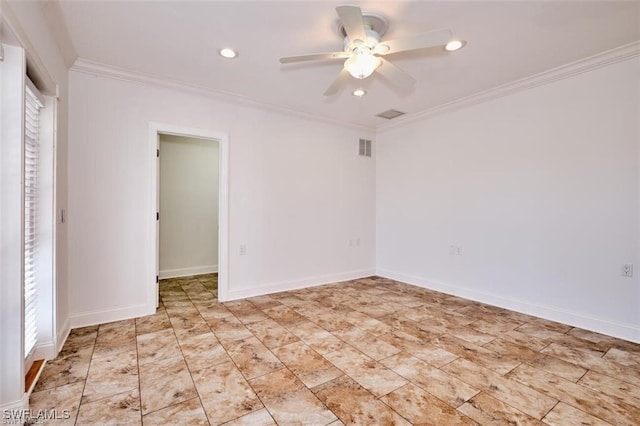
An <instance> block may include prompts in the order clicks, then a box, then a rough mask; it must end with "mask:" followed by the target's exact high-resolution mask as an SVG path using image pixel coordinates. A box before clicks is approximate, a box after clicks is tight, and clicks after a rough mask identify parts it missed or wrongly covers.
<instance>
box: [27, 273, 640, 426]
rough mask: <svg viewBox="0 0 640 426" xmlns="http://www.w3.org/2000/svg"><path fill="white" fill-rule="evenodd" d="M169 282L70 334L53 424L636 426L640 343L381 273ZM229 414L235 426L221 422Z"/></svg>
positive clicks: (48, 398)
mask: <svg viewBox="0 0 640 426" xmlns="http://www.w3.org/2000/svg"><path fill="white" fill-rule="evenodd" d="M216 289H217V277H216V275H215V274H212V275H202V276H197V277H190V278H179V279H169V280H163V281H161V284H160V294H161V305H160V308H159V309H158V311H157V313H156V314H155V315H153V316H149V317H143V318H137V319H135V320H126V321H118V322H113V323H108V324H101V325H100V326H93V327H85V328H81V329H75V330H72V332H71V334H70V335H69V338H68V339H67V342H66V343H65V345H64V348H63V350H62V351H61V353H60V354H59V356H58V357H57V358H56V359H55V360H53V361H50V362H48V363H47V364H46V367H45V369H44V371H43V373H42V375H41V377H40V379H39V381H38V383H37V385H36V389H35V391H34V392H33V394H32V395H31V410H32V411H33V410H40V409H54V408H55V409H56V410H58V413H60V412H62V410H69V415H70V418H69V419H67V420H58V421H52V422H50V423H51V424H78V425H80V424H86V425H97V424H100V425H102V424H121V425H135V424H149V425H160V424H176V425H183V424H184V425H186V424H189V425H196V424H203V425H207V424H230V425H231V424H234V425H242V424H244V425H272V424H280V425H293V424H297V425H328V424H335V425H340V424H343V423H344V424H361V425H373V424H381V425H382V424H384V425H392V424H395V425H403V424H407V425H408V424H433V425H458V424H462V425H465V424H469V425H471V424H482V425H485V424H507V423H509V424H521V425H542V424H550V425H568V424H585V425H587V424H588V425H607V424H611V425H637V424H638V423H639V422H640V345H637V344H633V343H629V342H626V341H623V340H619V339H615V338H612V337H607V336H604V335H600V334H597V333H593V332H589V331H585V330H582V329H578V328H573V327H570V326H567V325H563V324H558V323H554V322H550V321H546V320H542V319H539V318H535V317H531V316H527V315H523V314H519V313H515V312H512V311H507V310H504V309H500V308H495V307H491V306H487V305H483V304H480V303H475V302H470V301H468V300H464V299H460V298H457V297H453V296H448V295H445V294H442V293H437V292H433V291H429V290H424V289H421V288H418V287H414V286H410V285H407V284H402V283H398V282H395V281H391V280H388V279H383V278H376V277H372V278H365V279H360V280H354V281H349V282H344V283H339V284H332V285H325V286H321V287H314V288H310V289H304V290H297V291H289V292H283V293H278V294H272V295H269V296H260V297H254V298H251V299H246V300H239V301H233V302H228V303H218V302H217V290H216ZM227 422H228V423H227Z"/></svg>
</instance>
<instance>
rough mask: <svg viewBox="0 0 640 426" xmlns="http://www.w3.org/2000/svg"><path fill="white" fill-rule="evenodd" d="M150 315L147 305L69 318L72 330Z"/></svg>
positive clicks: (75, 315)
mask: <svg viewBox="0 0 640 426" xmlns="http://www.w3.org/2000/svg"><path fill="white" fill-rule="evenodd" d="M145 315H149V312H147V305H135V306H128V307H126V308H118V309H109V310H104V311H89V312H78V313H75V314H71V315H70V316H69V322H70V328H78V327H87V326H89V325H96V324H104V323H106V322H112V321H120V320H125V319H130V318H137V317H142V316H145Z"/></svg>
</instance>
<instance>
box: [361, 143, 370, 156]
mask: <svg viewBox="0 0 640 426" xmlns="http://www.w3.org/2000/svg"><path fill="white" fill-rule="evenodd" d="M358 155H360V156H361V157H371V141H370V140H369V139H360V140H359V141H358Z"/></svg>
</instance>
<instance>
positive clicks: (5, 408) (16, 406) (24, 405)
mask: <svg viewBox="0 0 640 426" xmlns="http://www.w3.org/2000/svg"><path fill="white" fill-rule="evenodd" d="M28 409H29V394H28V393H26V392H25V393H24V394H23V395H22V398H21V399H19V400H17V401H13V402H9V403H7V404H2V405H0V415H1V416H2V419H3V420H5V421H7V423H8V424H11V423H10V422H11V421H14V420H15V424H23V423H24V422H25V421H26V420H27V419H25V418H24V412H22V410H28ZM7 415H9V416H11V418H10V419H6V416H7ZM21 416H22V417H21ZM18 420H22V421H18ZM3 423H4V422H3Z"/></svg>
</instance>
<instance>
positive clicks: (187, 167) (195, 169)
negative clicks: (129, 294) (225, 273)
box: [160, 135, 219, 279]
mask: <svg viewBox="0 0 640 426" xmlns="http://www.w3.org/2000/svg"><path fill="white" fill-rule="evenodd" d="M218 174H219V167H218V142H217V141H213V140H206V139H198V138H187V137H182V136H174V135H160V278H161V279H162V278H170V277H180V276H188V275H197V274H205V273H210V272H218Z"/></svg>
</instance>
